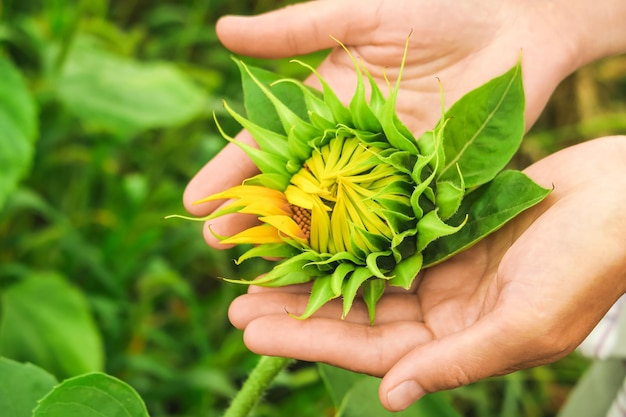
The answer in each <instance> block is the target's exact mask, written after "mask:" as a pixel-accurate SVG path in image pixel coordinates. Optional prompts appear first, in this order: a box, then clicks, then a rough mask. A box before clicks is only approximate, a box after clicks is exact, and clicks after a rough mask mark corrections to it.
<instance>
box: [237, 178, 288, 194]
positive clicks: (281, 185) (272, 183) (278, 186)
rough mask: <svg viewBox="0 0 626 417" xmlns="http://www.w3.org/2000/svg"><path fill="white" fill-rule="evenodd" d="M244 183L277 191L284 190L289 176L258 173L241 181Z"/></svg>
mask: <svg viewBox="0 0 626 417" xmlns="http://www.w3.org/2000/svg"><path fill="white" fill-rule="evenodd" d="M243 184H246V185H261V186H263V187H267V188H272V189H274V190H278V191H285V189H287V186H288V185H289V177H287V176H285V175H282V174H258V175H255V176H254V177H250V178H247V179H245V180H244V181H243Z"/></svg>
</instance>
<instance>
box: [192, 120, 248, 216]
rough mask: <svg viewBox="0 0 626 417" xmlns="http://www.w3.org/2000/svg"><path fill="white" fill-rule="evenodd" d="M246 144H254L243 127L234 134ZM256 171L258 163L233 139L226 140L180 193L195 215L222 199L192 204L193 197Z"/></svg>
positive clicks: (230, 184)
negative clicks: (225, 143)
mask: <svg viewBox="0 0 626 417" xmlns="http://www.w3.org/2000/svg"><path fill="white" fill-rule="evenodd" d="M236 139H237V140H238V141H241V142H243V143H245V144H248V145H255V142H254V139H253V138H252V136H250V134H249V133H248V132H246V131H242V132H241V133H239V134H238V135H237V137H236ZM257 173H258V169H257V167H256V166H255V165H254V163H253V162H252V161H251V160H250V158H248V156H247V155H246V154H245V153H244V152H243V151H242V150H241V148H240V147H239V146H237V145H236V144H234V143H229V144H228V145H226V146H225V147H224V149H222V150H221V151H220V152H219V153H218V154H217V155H216V156H215V158H213V159H212V160H211V161H209V162H208V163H207V164H206V165H205V166H204V167H203V168H202V169H201V170H200V171H199V172H198V173H197V174H196V175H195V177H193V178H192V179H191V181H190V182H189V184H187V187H186V189H185V192H184V194H183V203H184V205H185V208H186V209H187V211H188V212H189V213H191V214H192V215H194V216H206V215H207V214H209V213H212V212H213V211H214V210H215V209H216V208H217V207H219V206H220V205H221V204H223V203H224V201H209V202H206V203H201V204H195V202H196V201H198V200H201V199H203V198H205V197H208V196H210V195H213V194H215V193H218V192H220V191H223V190H225V189H227V188H230V187H233V186H235V185H239V184H241V183H242V181H243V180H244V179H246V178H248V177H251V176H253V175H255V174H257Z"/></svg>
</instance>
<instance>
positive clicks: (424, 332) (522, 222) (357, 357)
mask: <svg viewBox="0 0 626 417" xmlns="http://www.w3.org/2000/svg"><path fill="white" fill-rule="evenodd" d="M625 167H626V137H610V138H603V139H598V140H595V141H591V142H587V143H584V144H581V145H577V146H574V147H571V148H567V149H565V150H563V151H560V152H558V153H556V154H553V155H551V156H549V157H547V158H545V159H543V160H541V161H539V162H538V163H536V164H534V165H532V166H531V167H529V168H528V169H527V170H526V173H527V174H528V175H529V176H530V177H531V178H533V179H534V180H535V181H537V182H538V183H539V184H541V185H543V186H545V187H554V189H553V192H552V193H551V194H550V196H549V197H548V198H547V199H546V200H544V202H542V203H541V204H539V205H538V206H535V207H534V208H532V209H530V210H527V211H526V212H524V213H522V214H521V215H520V216H518V217H517V218H515V219H514V220H513V221H511V222H510V223H508V224H507V225H506V226H505V227H503V228H502V229H501V230H499V231H498V232H496V233H494V234H493V235H491V236H489V237H488V238H486V239H484V240H483V241H481V242H480V243H478V244H477V245H475V246H474V247H472V248H470V249H469V250H467V251H465V252H462V253H460V254H458V255H457V256H455V257H453V258H451V259H449V260H448V261H445V262H444V263H442V264H440V265H438V266H435V267H432V268H429V269H426V270H425V271H423V274H422V276H421V277H420V278H419V282H418V285H417V286H416V289H415V290H414V291H410V292H402V291H396V292H388V293H386V294H385V295H384V296H383V298H382V299H381V301H380V302H379V304H378V307H377V315H376V323H375V325H374V326H370V325H369V323H368V315H367V311H366V308H365V306H364V305H363V304H362V303H360V302H359V301H357V302H355V305H354V307H353V309H352V311H351V313H350V314H349V315H348V317H347V318H346V319H344V320H342V319H341V318H340V317H341V306H340V303H341V301H340V300H335V301H333V302H331V303H329V304H328V305H327V306H325V307H324V308H322V309H321V310H320V311H319V312H318V313H317V314H316V315H314V316H313V317H312V318H309V319H307V320H302V321H300V320H296V319H294V318H292V317H291V316H289V315H288V314H286V312H285V311H286V310H287V311H289V312H290V313H294V314H296V315H297V314H298V313H300V312H302V311H303V309H304V306H305V305H306V302H307V300H308V296H309V294H308V292H307V291H308V288H306V287H303V286H295V287H290V288H283V289H260V288H256V287H251V290H250V293H249V294H246V295H243V296H241V297H239V298H238V299H236V300H235V301H234V302H233V303H232V305H231V308H230V311H229V316H230V319H231V321H232V322H233V324H234V325H235V326H237V327H238V328H242V329H245V331H244V340H245V342H246V345H247V346H248V347H249V348H250V349H251V350H252V351H254V352H257V353H259V354H264V355H276V356H285V357H292V358H297V359H302V360H308V361H320V362H326V363H330V364H333V365H336V366H339V367H342V368H346V369H350V370H354V371H358V372H363V373H367V374H371V375H377V376H383V380H382V383H381V385H380V400H381V402H382V404H383V405H384V406H385V407H386V408H388V409H389V410H401V409H404V408H406V407H407V406H409V405H410V404H411V403H413V402H414V401H416V400H417V399H419V398H420V397H421V396H423V395H424V394H426V393H430V392H435V391H439V390H444V389H450V388H454V387H458V386H460V385H465V384H468V383H471V382H474V381H477V380H479V379H482V378H485V377H489V376H493V375H500V374H505V373H509V372H512V371H514V370H517V369H521V368H527V367H531V366H535V365H540V364H544V363H548V362H552V361H555V360H557V359H559V358H561V357H563V356H565V355H566V354H568V353H569V352H571V351H572V350H573V349H574V348H575V347H576V346H577V345H578V344H579V343H580V342H581V341H582V340H583V339H584V338H585V337H586V336H587V335H588V334H589V332H590V331H591V330H592V328H593V327H594V326H595V324H597V322H598V321H599V320H600V318H601V317H602V316H603V315H604V314H605V312H606V311H607V310H608V309H609V308H610V306H611V305H612V304H613V303H614V302H615V301H616V300H617V298H619V297H620V295H622V294H623V293H624V292H625V291H626V238H624V236H626V175H625V173H626V168H625Z"/></svg>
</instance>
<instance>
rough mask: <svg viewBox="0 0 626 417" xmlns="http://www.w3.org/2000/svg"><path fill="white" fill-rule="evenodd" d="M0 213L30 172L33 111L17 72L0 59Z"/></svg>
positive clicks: (34, 123)
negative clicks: (20, 182)
mask: <svg viewBox="0 0 626 417" xmlns="http://www.w3.org/2000/svg"><path fill="white" fill-rule="evenodd" d="M0 80H2V81H1V82H0V210H1V209H2V207H3V206H4V203H5V201H6V199H7V198H8V197H9V195H10V194H11V193H12V192H13V190H15V188H16V186H17V184H18V182H19V181H20V180H21V179H22V178H23V177H24V176H25V175H26V173H27V172H28V170H29V168H30V164H31V160H32V158H33V155H34V151H35V146H34V144H35V139H36V136H37V110H36V107H35V102H34V100H33V99H32V97H31V95H30V93H29V92H28V89H27V87H26V83H25V82H24V80H23V78H22V76H21V75H20V73H19V72H18V70H17V69H16V68H15V67H14V66H13V64H12V63H11V62H10V61H8V60H7V59H5V58H3V57H1V56H0Z"/></svg>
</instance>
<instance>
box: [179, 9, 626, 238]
mask: <svg viewBox="0 0 626 417" xmlns="http://www.w3.org/2000/svg"><path fill="white" fill-rule="evenodd" d="M605 1H607V2H616V3H617V6H619V5H620V3H621V4H622V6H623V4H626V3H624V2H623V1H621V0H618V1H615V0H605ZM557 3H558V2H544V1H530V0H529V1H525V2H518V1H515V0H505V1H501V2H491V1H484V0H472V1H466V2H456V1H448V0H446V1H438V2H427V1H423V0H368V1H362V0H335V1H311V2H306V3H301V4H297V5H295V6H290V7H287V8H284V9H280V10H276V11H274V12H270V13H267V14H263V15H259V16H254V17H240V16H239V17H238V16H226V17H224V18H222V19H221V20H220V21H219V22H218V25H217V32H218V35H219V37H220V39H221V41H222V42H223V43H224V45H225V46H226V47H227V48H229V49H231V50H232V51H233V52H235V53H239V54H243V55H249V56H257V57H263V58H278V57H288V56H293V55H298V54H304V53H308V52H312V51H316V50H321V49H326V48H334V49H333V50H332V52H331V53H330V55H329V56H328V58H327V59H326V60H325V61H324V62H323V63H322V64H321V66H320V68H319V72H320V73H321V75H322V76H323V77H324V78H325V79H326V80H327V81H328V82H329V84H330V85H331V87H333V89H335V91H336V92H337V94H338V96H339V97H340V98H341V99H343V100H344V101H345V102H347V101H349V99H350V97H351V96H352V94H353V92H354V88H355V85H356V82H355V80H356V75H355V73H354V67H353V64H352V62H351V61H350V58H349V57H348V55H347V54H346V53H345V52H344V51H342V50H341V49H340V48H338V46H337V44H336V43H335V42H334V41H333V40H332V39H331V37H330V35H332V36H334V37H335V38H337V39H339V40H341V41H342V42H343V43H345V44H346V45H347V46H348V48H350V49H351V50H352V52H353V54H354V55H356V56H358V57H359V58H360V59H361V60H362V62H363V64H364V65H365V66H366V67H367V68H368V70H369V71H370V72H371V74H372V75H373V77H374V79H375V80H376V82H377V83H378V84H379V85H381V86H383V91H385V90H386V88H385V87H384V85H385V84H386V81H385V77H384V74H383V70H385V72H386V74H387V76H388V78H389V79H390V81H391V82H394V81H395V79H396V77H397V76H398V73H399V70H400V68H399V65H400V63H401V61H402V54H403V51H404V46H405V41H406V38H407V36H408V35H409V33H411V32H412V36H411V41H410V44H409V51H408V59H407V62H406V67H405V70H404V74H403V82H402V88H401V91H400V94H399V96H398V102H397V106H396V109H397V111H398V113H399V115H400V118H401V119H402V120H403V122H404V123H405V124H406V125H407V126H408V127H409V128H410V129H411V131H413V132H414V134H415V136H416V137H419V136H420V134H421V133H422V132H423V131H425V130H428V129H431V128H432V127H433V126H434V124H435V122H436V121H437V120H438V118H439V117H440V116H441V115H440V109H441V106H440V92H439V84H438V83H437V80H436V77H437V78H439V79H440V80H441V82H442V84H443V86H444V91H445V103H446V106H448V107H449V106H451V105H452V104H453V103H454V102H455V101H456V100H458V99H459V98H460V97H461V96H462V95H463V94H465V93H467V92H468V91H470V90H471V89H473V88H475V87H478V86H479V85H481V84H483V83H484V82H486V81H488V80H490V79H492V78H493V77H495V76H497V75H500V74H502V73H503V72H505V70H507V69H509V68H510V67H512V66H513V64H514V63H515V62H516V60H517V59H519V56H520V52H523V74H524V82H525V90H526V122H527V126H530V125H531V124H532V123H533V122H534V120H535V119H536V118H537V116H538V114H539V113H540V111H541V109H542V108H543V107H544V105H545V103H546V101H547V99H548V97H549V96H550V94H551V93H552V91H553V90H554V88H555V87H556V85H557V84H558V83H559V82H560V81H561V80H562V79H563V78H564V77H565V76H566V75H567V74H568V73H570V72H571V71H573V70H574V69H576V68H577V67H578V66H580V65H582V64H583V63H585V62H587V61H589V60H591V59H593V58H595V57H596V55H598V54H608V53H610V52H612V49H610V48H608V47H607V48H600V47H599V46H598V45H597V44H599V43H601V41H598V39H600V40H601V39H603V37H597V36H592V35H593V34H589V36H583V35H582V34H581V33H583V32H584V31H583V30H582V29H581V28H583V29H586V30H587V31H589V27H590V26H591V27H594V25H593V24H588V25H585V24H582V23H581V20H584V19H586V20H585V22H594V19H592V17H593V16H594V13H595V9H597V8H594V11H593V12H591V11H587V10H584V8H583V7H582V6H581V4H584V3H589V2H588V1H586V0H580V1H576V2H572V1H570V0H568V1H567V2H566V3H567V4H565V5H563V7H562V10H558V11H556V12H555V11H554V10H553V8H558V7H559V5H558V4H557ZM579 3H581V4H579ZM613 10H614V12H615V13H614V14H616V15H618V16H619V15H620V13H619V12H618V11H615V7H613ZM598 20H599V19H598ZM617 23H618V25H616V26H617V27H620V28H621V27H624V25H621V20H620V21H618V22H617ZM610 26H611V25H608V24H606V23H605V25H604V26H603V27H602V28H603V29H605V28H608V27H610ZM618 35H619V34H618V33H615V37H617V38H618V39H622V38H623V39H626V36H623V37H619V36H618ZM587 38H592V39H593V40H594V41H595V42H596V45H595V46H596V48H595V49H593V53H594V54H595V55H593V54H592V53H591V52H588V49H591V48H585V46H586V44H587V43H588V42H586V40H587ZM607 38H609V37H607ZM615 48H616V47H613V49H615ZM307 82H309V83H310V84H312V85H316V79H315V78H314V77H313V78H311V79H309V80H308V81H307ZM238 139H239V140H241V141H243V142H246V143H253V140H252V138H250V136H249V135H248V134H247V133H246V132H242V134H240V135H239V136H238ZM256 173H257V170H256V167H255V166H254V164H252V163H251V161H250V160H249V159H248V158H247V156H245V154H244V153H243V152H242V151H241V150H240V149H239V148H238V147H237V146H236V145H233V144H229V145H227V146H226V147H225V149H224V150H223V151H222V152H221V153H220V154H219V155H218V156H217V157H216V158H214V159H213V160H212V161H210V162H209V163H208V164H207V165H206V166H205V167H204V168H202V170H201V171H200V172H199V173H198V174H197V175H196V176H195V177H194V178H193V179H192V180H191V182H190V183H189V185H188V187H187V189H186V191H185V195H184V203H185V206H186V208H187V210H188V211H189V212H190V213H191V214H193V215H196V216H205V215H207V214H209V213H211V212H213V211H214V210H216V209H217V208H218V206H219V204H220V203H219V202H209V203H203V204H199V205H194V204H193V202H195V201H197V200H199V199H201V198H204V197H206V196H208V195H212V194H215V193H217V192H219V191H222V190H224V189H227V188H230V187H231V186H234V185H238V184H240V183H241V182H242V181H243V180H244V179H246V178H248V177H250V176H252V175H254V174H256ZM216 179H219V180H216ZM255 221H256V218H255V217H254V216H248V217H246V216H245V215H241V214H234V215H229V216H224V217H222V218H220V219H216V220H214V221H212V225H211V227H212V230H213V232H215V233H217V234H220V235H233V234H235V233H237V232H239V231H241V230H243V229H246V228H248V227H250V226H251V225H252V223H253V222H255ZM204 234H205V239H206V240H207V242H208V243H209V244H210V245H212V246H214V247H217V248H224V247H226V246H225V245H221V244H220V243H219V242H218V241H217V239H216V238H215V237H214V235H213V234H212V233H210V231H209V229H208V228H206V227H205V228H204Z"/></svg>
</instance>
